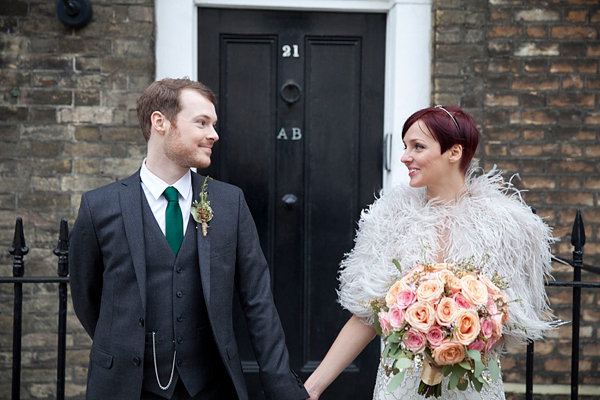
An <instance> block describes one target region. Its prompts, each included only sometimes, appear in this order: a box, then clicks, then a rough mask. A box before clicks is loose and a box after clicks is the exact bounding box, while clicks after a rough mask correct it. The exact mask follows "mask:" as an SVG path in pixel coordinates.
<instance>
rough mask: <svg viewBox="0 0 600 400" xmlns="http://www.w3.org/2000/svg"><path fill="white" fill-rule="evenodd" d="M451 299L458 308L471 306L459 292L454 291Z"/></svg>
mask: <svg viewBox="0 0 600 400" xmlns="http://www.w3.org/2000/svg"><path fill="white" fill-rule="evenodd" d="M452 300H454V301H455V302H456V305H457V306H458V308H471V305H470V304H469V302H468V301H467V299H465V297H464V296H463V295H462V294H460V293H456V294H455V295H454V296H452Z"/></svg>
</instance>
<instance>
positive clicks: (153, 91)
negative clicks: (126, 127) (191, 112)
mask: <svg viewBox="0 0 600 400" xmlns="http://www.w3.org/2000/svg"><path fill="white" fill-rule="evenodd" d="M183 89H190V90H195V91H196V92H198V93H200V94H201V95H202V96H204V97H205V98H206V99H208V100H209V101H210V102H212V103H213V104H217V98H216V96H215V94H214V93H213V92H212V90H210V89H209V88H208V87H207V86H206V85H204V84H202V83H200V82H194V81H192V80H190V79H188V78H183V79H171V78H164V79H162V80H160V81H156V82H154V83H152V84H151V85H150V86H148V88H147V89H146V90H145V91H144V93H142V95H141V96H140V98H139V99H138V101H137V104H136V105H137V115H138V119H139V120H140V126H141V128H142V133H143V134H144V138H145V139H146V141H148V139H150V132H151V128H152V122H151V120H150V117H151V116H152V113H153V112H154V111H160V112H161V113H162V114H163V115H164V116H165V117H166V118H167V119H168V120H169V122H170V123H171V124H172V125H173V126H174V127H175V128H176V127H177V125H176V121H175V119H176V117H177V114H178V113H179V111H181V105H180V102H179V97H180V94H181V91H182V90H183Z"/></svg>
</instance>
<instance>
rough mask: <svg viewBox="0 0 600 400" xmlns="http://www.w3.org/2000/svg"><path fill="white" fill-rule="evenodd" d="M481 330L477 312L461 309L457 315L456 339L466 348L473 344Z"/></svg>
mask: <svg viewBox="0 0 600 400" xmlns="http://www.w3.org/2000/svg"><path fill="white" fill-rule="evenodd" d="M480 330H481V325H480V324H479V315H477V312H476V311H475V310H467V309H461V310H459V311H458V314H457V315H456V331H455V333H454V337H455V338H456V340H457V341H458V342H459V343H462V344H464V345H465V346H467V345H469V344H471V342H473V341H474V340H475V339H477V336H478V335H479V331H480Z"/></svg>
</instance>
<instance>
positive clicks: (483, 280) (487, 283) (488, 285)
mask: <svg viewBox="0 0 600 400" xmlns="http://www.w3.org/2000/svg"><path fill="white" fill-rule="evenodd" d="M477 279H478V280H479V281H480V282H481V283H483V284H484V285H485V287H486V288H487V291H488V293H489V294H491V295H495V294H498V293H500V289H499V288H498V286H496V285H495V284H494V282H492V281H491V280H490V278H488V277H487V276H485V275H479V277H478V278H477Z"/></svg>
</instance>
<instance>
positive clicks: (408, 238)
mask: <svg viewBox="0 0 600 400" xmlns="http://www.w3.org/2000/svg"><path fill="white" fill-rule="evenodd" d="M475 173H476V170H475V169H470V170H469V172H468V174H467V177H466V185H465V190H464V191H463V192H462V193H461V194H460V195H459V198H458V200H457V201H456V203H454V204H447V203H442V202H440V201H439V200H437V199H432V200H429V201H427V199H426V194H425V188H419V189H414V188H410V187H409V186H407V185H400V186H396V187H394V188H392V189H391V190H390V191H389V192H386V193H383V192H382V194H381V196H380V197H379V198H378V199H376V200H375V202H374V203H373V204H372V205H371V206H370V207H369V208H368V209H366V210H365V211H363V212H362V213H361V218H360V221H359V227H358V231H357V234H356V237H355V246H354V248H353V249H352V251H351V252H350V253H348V254H346V255H345V258H344V259H343V260H342V262H341V264H340V271H339V275H338V278H339V281H340V286H339V290H338V299H339V302H340V304H341V305H342V307H344V308H346V309H347V310H349V311H350V312H351V313H353V314H354V315H356V316H358V317H360V318H362V319H363V320H364V322H365V323H366V324H370V325H372V324H373V314H372V311H371V310H370V308H369V307H368V303H369V302H370V301H371V300H373V299H375V298H378V297H382V296H384V295H385V293H386V292H387V290H388V288H389V287H390V285H391V283H393V282H394V281H395V280H396V279H398V278H399V275H400V274H399V272H398V270H397V269H396V267H395V266H394V265H393V264H392V259H394V258H396V259H397V260H398V261H399V262H400V265H401V266H402V270H403V271H408V270H409V269H410V268H411V267H412V266H413V265H414V264H416V263H417V262H431V261H433V260H435V259H436V255H437V254H443V257H444V261H445V262H456V261H460V260H461V259H464V258H469V257H471V256H475V259H476V260H477V259H480V258H482V257H484V256H485V255H486V254H487V255H489V256H490V258H489V260H488V262H487V270H488V271H489V273H490V274H492V273H493V271H498V273H499V274H500V275H502V276H505V277H506V278H507V280H508V282H509V285H510V288H509V289H507V290H506V294H507V296H508V298H509V300H514V299H521V301H520V302H516V303H511V307H510V311H511V314H510V316H509V319H508V324H509V326H513V325H517V326H522V327H524V328H525V330H526V331H523V330H513V331H505V338H506V343H507V345H509V346H512V345H519V344H522V343H524V342H525V341H526V339H532V340H538V339H541V338H542V337H543V335H544V332H545V331H546V330H548V329H551V328H552V327H553V323H552V322H551V320H552V318H553V317H552V314H551V312H550V309H549V306H548V298H547V295H546V290H545V287H544V280H545V279H549V278H551V276H550V271H551V251H550V244H551V243H553V242H554V241H555V239H554V238H553V237H552V230H551V228H550V227H549V226H548V225H546V224H545V223H544V222H543V221H542V219H541V218H540V217H539V216H537V215H535V214H533V213H532V212H531V209H530V208H529V207H528V206H527V204H525V202H524V201H523V199H522V197H521V194H520V192H519V191H518V190H517V189H515V188H514V187H513V185H512V184H511V183H510V181H509V182H507V181H505V180H504V179H503V178H502V175H501V173H500V172H499V171H498V170H497V169H495V168H494V169H492V170H491V171H490V172H488V173H486V174H483V175H481V176H476V175H475ZM441 233H443V235H444V236H443V237H444V247H443V248H441V247H440V239H439V238H440V235H441Z"/></svg>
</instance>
